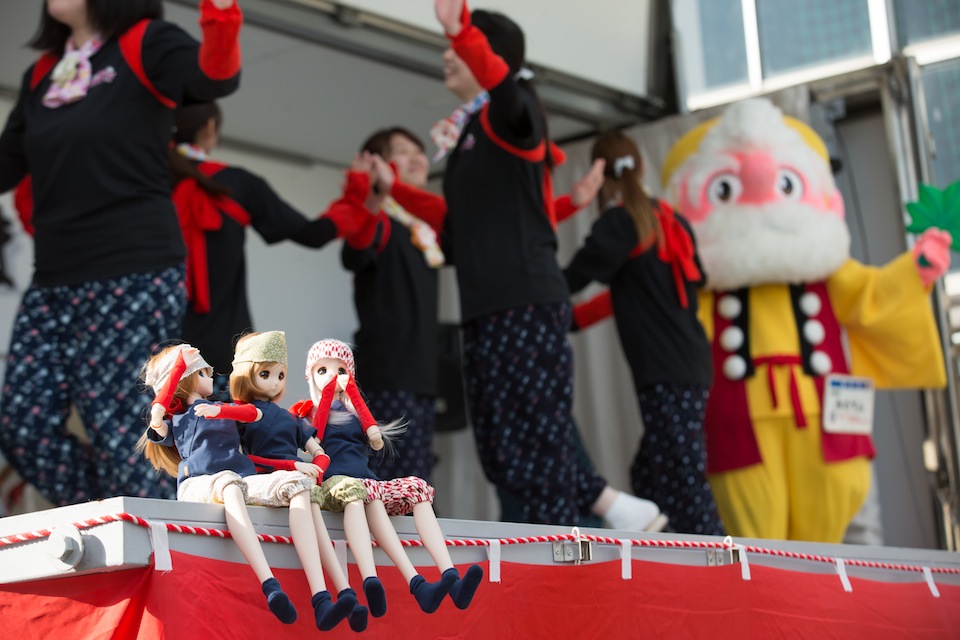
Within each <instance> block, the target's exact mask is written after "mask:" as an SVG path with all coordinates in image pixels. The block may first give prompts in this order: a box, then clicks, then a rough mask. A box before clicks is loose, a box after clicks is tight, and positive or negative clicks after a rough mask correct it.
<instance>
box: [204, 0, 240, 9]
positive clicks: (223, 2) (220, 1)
mask: <svg viewBox="0 0 960 640" xmlns="http://www.w3.org/2000/svg"><path fill="white" fill-rule="evenodd" d="M210 1H211V2H213V6H215V7H216V8H217V9H229V8H230V7H232V6H233V5H235V4H236V0H210Z"/></svg>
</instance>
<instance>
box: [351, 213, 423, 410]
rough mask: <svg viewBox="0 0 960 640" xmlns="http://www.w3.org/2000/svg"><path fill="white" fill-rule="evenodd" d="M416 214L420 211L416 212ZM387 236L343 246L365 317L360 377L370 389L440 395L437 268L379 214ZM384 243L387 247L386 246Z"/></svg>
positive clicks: (358, 351)
mask: <svg viewBox="0 0 960 640" xmlns="http://www.w3.org/2000/svg"><path fill="white" fill-rule="evenodd" d="M414 213H415V212H414ZM379 215H380V224H381V225H382V228H381V229H380V231H379V233H380V235H381V236H382V235H383V234H384V233H388V234H389V235H388V236H386V241H385V242H382V243H381V242H379V239H380V238H379V237H378V238H377V239H376V240H375V241H374V244H373V246H371V247H368V248H366V249H354V248H351V247H350V246H349V245H347V244H344V246H343V253H342V259H343V266H344V267H346V268H347V269H348V270H350V271H352V272H353V273H354V280H353V299H354V304H355V306H356V310H357V317H358V318H359V320H360V327H359V328H358V329H357V332H356V334H355V336H354V341H355V343H356V348H355V349H354V358H356V364H357V375H358V376H361V377H362V379H363V388H364V389H367V390H370V391H401V390H402V391H413V392H415V393H421V394H424V395H430V396H435V395H436V394H437V358H438V349H439V346H438V335H439V326H438V324H439V323H438V320H437V296H438V286H439V285H438V278H437V270H436V269H432V268H431V267H430V266H428V265H427V263H426V260H425V259H424V256H423V253H422V252H421V251H420V249H418V248H417V247H416V246H414V244H413V242H411V239H410V231H409V230H408V229H407V228H406V227H404V226H403V225H402V224H400V223H399V222H397V221H395V220H393V219H392V218H390V217H389V216H387V215H386V214H384V213H380V214H379ZM381 245H382V246H381Z"/></svg>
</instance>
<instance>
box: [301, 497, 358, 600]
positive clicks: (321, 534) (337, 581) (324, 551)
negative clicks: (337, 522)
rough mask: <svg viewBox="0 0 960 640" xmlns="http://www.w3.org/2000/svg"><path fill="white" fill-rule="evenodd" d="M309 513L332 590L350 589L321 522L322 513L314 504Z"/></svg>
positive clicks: (325, 525)
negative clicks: (331, 583)
mask: <svg viewBox="0 0 960 640" xmlns="http://www.w3.org/2000/svg"><path fill="white" fill-rule="evenodd" d="M310 513H311V515H312V516H313V526H314V528H315V529H316V531H317V545H318V546H319V547H320V562H321V563H322V564H323V568H324V569H326V571H327V575H328V576H330V580H331V581H332V582H333V588H334V589H336V590H337V591H343V590H344V589H347V588H349V587H350V583H349V582H348V581H347V577H346V576H345V575H344V573H343V568H342V567H341V566H340V560H339V559H338V558H337V552H336V550H335V549H334V547H333V540H332V539H331V538H330V532H329V531H327V524H326V522H324V521H323V512H322V511H321V510H320V505H318V504H317V503H315V502H312V503H310Z"/></svg>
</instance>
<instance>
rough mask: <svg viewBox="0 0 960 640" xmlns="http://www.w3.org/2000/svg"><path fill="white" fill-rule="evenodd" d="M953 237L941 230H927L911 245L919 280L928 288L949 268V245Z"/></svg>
mask: <svg viewBox="0 0 960 640" xmlns="http://www.w3.org/2000/svg"><path fill="white" fill-rule="evenodd" d="M952 243H953V236H951V235H950V232H949V231H943V230H942V229H927V230H926V231H924V232H923V234H922V235H921V236H920V237H919V238H918V239H917V243H916V244H915V245H913V258H914V260H916V262H917V270H918V271H919V272H920V280H921V281H922V282H923V286H925V287H929V286H930V285H932V284H933V283H934V282H936V281H937V279H938V278H939V277H940V276H942V275H943V274H945V273H946V272H947V269H949V268H950V245H951V244H952Z"/></svg>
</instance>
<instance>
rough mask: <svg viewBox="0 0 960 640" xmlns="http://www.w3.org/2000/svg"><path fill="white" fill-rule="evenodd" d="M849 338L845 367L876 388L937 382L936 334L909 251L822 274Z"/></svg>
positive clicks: (940, 367)
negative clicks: (878, 263)
mask: <svg viewBox="0 0 960 640" xmlns="http://www.w3.org/2000/svg"><path fill="white" fill-rule="evenodd" d="M827 291H828V294H829V296H830V302H831V303H832V305H833V311H834V313H835V314H836V316H837V321H838V322H839V323H840V325H841V326H842V327H843V328H844V329H845V330H846V332H847V337H848V338H849V343H850V360H851V362H850V371H851V373H852V374H853V375H857V376H865V377H868V378H871V379H873V381H874V384H875V385H876V386H877V388H879V389H893V388H913V389H915V388H923V387H943V386H944V385H945V384H946V371H945V369H944V364H943V349H942V346H941V343H940V334H939V332H938V331H937V324H936V321H935V320H934V317H933V309H932V308H931V306H930V290H929V289H928V288H926V287H924V286H923V283H922V282H921V280H920V275H919V273H918V272H917V267H916V264H915V263H914V258H913V254H912V253H911V252H909V251H908V252H906V253H904V254H903V255H901V256H900V257H898V258H896V259H894V260H893V261H891V262H890V263H888V264H887V265H885V266H883V267H871V266H866V265H863V264H861V263H859V262H857V261H855V260H847V262H846V263H845V264H844V265H843V266H842V267H840V268H839V269H838V270H837V271H836V272H835V273H833V274H832V275H831V276H830V277H829V278H828V279H827Z"/></svg>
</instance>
